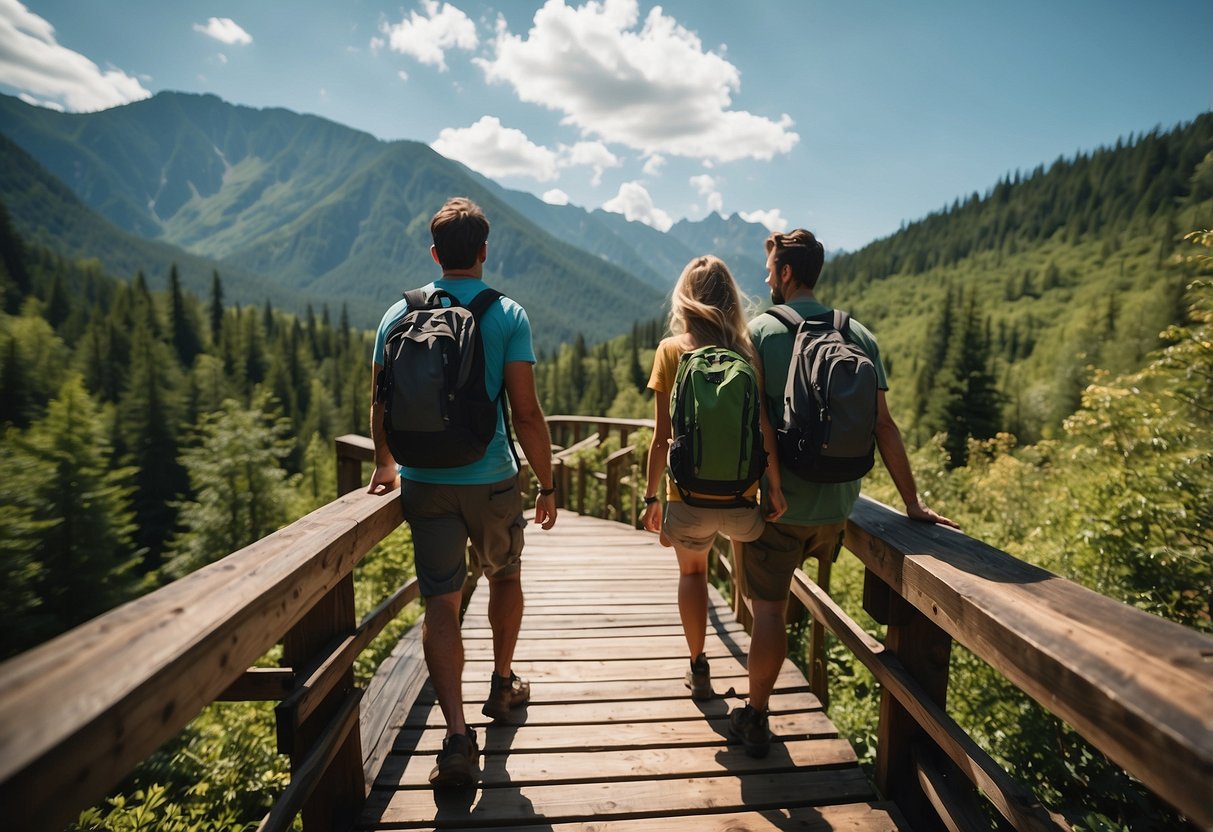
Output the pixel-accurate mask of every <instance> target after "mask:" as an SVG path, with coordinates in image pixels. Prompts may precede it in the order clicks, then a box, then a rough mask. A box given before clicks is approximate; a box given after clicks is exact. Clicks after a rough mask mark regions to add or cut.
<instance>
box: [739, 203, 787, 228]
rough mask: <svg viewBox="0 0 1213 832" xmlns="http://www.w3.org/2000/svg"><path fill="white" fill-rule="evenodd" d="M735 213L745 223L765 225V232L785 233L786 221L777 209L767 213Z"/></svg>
mask: <svg viewBox="0 0 1213 832" xmlns="http://www.w3.org/2000/svg"><path fill="white" fill-rule="evenodd" d="M737 213H738V214H740V215H741V218H742V219H743V220H745V221H746V222H756V223H760V224H762V225H765V226H766V227H767V231H786V230H787V228H788V221H787V220H786V219H784V217H783V214H782V213H780V211H779V209H778V208H772V209H770V210H769V211H738V212H737Z"/></svg>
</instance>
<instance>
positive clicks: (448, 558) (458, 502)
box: [400, 476, 526, 598]
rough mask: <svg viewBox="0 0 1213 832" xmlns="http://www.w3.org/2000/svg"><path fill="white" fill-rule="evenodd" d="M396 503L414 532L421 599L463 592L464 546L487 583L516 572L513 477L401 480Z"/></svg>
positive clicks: (517, 502) (518, 518) (518, 537)
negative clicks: (469, 481) (460, 481)
mask: <svg viewBox="0 0 1213 832" xmlns="http://www.w3.org/2000/svg"><path fill="white" fill-rule="evenodd" d="M400 500H401V504H402V507H403V509H404V519H405V521H407V522H408V524H409V529H410V530H411V531H412V533H413V558H414V562H415V563H416V566H417V582H418V583H419V584H420V585H421V594H422V596H424V597H427V598H428V597H430V596H432V595H445V594H447V593H449V592H457V591H459V590H460V589H462V588H463V583H464V580H465V579H466V578H467V570H468V564H467V547H468V543H469V541H470V542H471V545H472V554H473V557H474V558H475V562H474V567H478V568H480V569H482V570H483V571H484V575H485V577H487V578H502V577H506V576H509V575H512V574H514V573H516V572H518V570H519V569H520V568H521V560H522V530H523V528H524V527H525V526H526V519H525V518H524V517H523V516H522V494H521V493H520V492H519V491H518V477H517V476H513V477H510V478H509V479H508V480H502V481H501V482H498V483H493V484H492V485H435V484H432V483H425V482H414V481H412V480H403V481H402V482H401V483H400Z"/></svg>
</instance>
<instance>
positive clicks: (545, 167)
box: [430, 116, 559, 182]
mask: <svg viewBox="0 0 1213 832" xmlns="http://www.w3.org/2000/svg"><path fill="white" fill-rule="evenodd" d="M430 147H432V148H434V150H436V151H438V152H439V153H441V154H442V155H443V156H446V157H447V158H448V159H455V160H457V161H460V162H463V163H464V164H465V165H467V166H468V167H470V168H472V169H473V170H476V171H479V172H480V173H483V174H484V175H485V176H489V177H498V176H525V177H529V178H531V179H534V180H536V181H539V182H550V181H551V180H553V179H555V178H556V177H557V176H558V175H559V172H558V167H559V159H558V157H557V155H556V154H555V153H554V152H552V151H551V150H548V149H547V148H546V147H541V146H539V145H537V144H535V143H534V142H532V141H531V140H530V139H528V138H527V136H526V134H525V133H523V132H522V131H521V130H516V129H514V128H513V127H503V126H502V124H501V121H500V120H499V119H497V118H495V117H494V116H484V117H483V118H481V119H480V120H479V121H477V122H476V123H475V124H473V125H472V126H471V127H447V128H444V129H443V130H442V132H440V133H439V134H438V139H437V140H436V141H434V142H433V143H432V144H431V145H430Z"/></svg>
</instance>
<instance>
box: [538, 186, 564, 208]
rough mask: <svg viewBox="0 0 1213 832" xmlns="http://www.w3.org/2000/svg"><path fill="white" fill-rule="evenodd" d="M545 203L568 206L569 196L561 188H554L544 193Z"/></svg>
mask: <svg viewBox="0 0 1213 832" xmlns="http://www.w3.org/2000/svg"><path fill="white" fill-rule="evenodd" d="M543 201H544V202H546V203H547V204H548V205H568V204H569V195H568V194H566V193H565V192H564V191H562V190H560V189H559V188H552V190H550V191H544V193H543Z"/></svg>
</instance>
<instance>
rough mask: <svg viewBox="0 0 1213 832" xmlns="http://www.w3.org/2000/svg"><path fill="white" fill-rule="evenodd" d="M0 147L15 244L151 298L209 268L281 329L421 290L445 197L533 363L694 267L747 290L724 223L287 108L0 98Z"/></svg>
mask: <svg viewBox="0 0 1213 832" xmlns="http://www.w3.org/2000/svg"><path fill="white" fill-rule="evenodd" d="M0 134H3V136H4V137H6V139H7V141H0V199H2V200H4V201H5V202H6V203H7V205H8V207H9V212H10V214H11V215H12V217H13V222H14V224H15V225H16V227H17V230H18V231H20V232H21V233H22V234H23V235H24V236H25V237H26V238H27V239H30V240H32V241H37V242H39V243H40V244H43V245H45V246H47V247H48V248H50V249H51V250H53V251H56V252H58V253H61V254H64V255H66V256H70V257H74V258H82V257H96V258H97V259H98V260H100V262H101V264H102V265H103V267H104V269H105V270H106V271H107V272H109V273H110V274H115V275H122V276H129V275H131V274H133V273H134V272H135V271H136V270H139V269H142V270H143V271H144V273H145V274H146V275H147V279H148V280H149V281H151V286H152V288H159V287H162V286H164V285H165V284H164V283H163V281H164V279H165V278H164V275H166V274H167V270H168V266H169V264H170V263H172V262H176V263H177V264H178V267H179V270H180V274H181V279H182V283H183V286H184V287H185V288H187V289H190V290H191V291H194V292H196V293H198V294H200V295H201V294H204V293H205V292H206V291H207V289H208V286H209V284H210V279H211V274H212V272H214V271H216V270H217V271H219V272H220V274H222V275H223V276H224V281H225V284H226V288H227V290H228V293H229V295H230V296H231V298H232V299H233V300H237V301H240V302H243V303H250V302H251V303H261V302H263V301H265V300H269V301H270V302H271V303H273V304H274V305H275V306H278V307H281V308H286V309H290V310H292V311H295V312H298V313H302V311H303V309H304V307H305V306H306V304H308V303H311V304H312V305H313V306H314V307H316V308H319V307H320V306H321V305H322V304H325V303H327V304H328V305H329V306H330V308H334V309H336V308H338V307H339V306H340V305H341V304H343V303H344V304H347V305H348V308H349V310H350V318H351V321H352V322H353V324H354V325H355V326H360V327H370V326H372V325H374V324H376V323H377V322H378V320H379V317H380V315H382V313H383V311H384V310H385V309H386V308H387V306H388V305H389V304H390V303H392V302H394V301H395V300H397V299H399V298H400V295H401V292H403V291H404V290H406V289H410V288H414V287H416V286H419V285H421V284H423V283H425V282H427V281H429V280H430V279H432V278H433V277H434V274H435V269H434V265H433V262H432V261H431V260H430V257H429V243H430V241H429V233H428V224H429V220H430V217H431V216H432V215H433V213H434V211H435V210H436V209H437V208H438V206H439V205H441V204H442V202H443V201H444V200H445V199H446V198H447V197H449V196H452V195H456V194H462V195H467V196H470V197H471V198H473V199H474V200H476V201H477V202H479V203H480V204H481V205H482V206H483V207H484V208H485V211H486V213H487V214H488V216H489V219H490V221H491V223H492V234H491V236H490V239H489V254H490V257H489V262H488V266H487V274H486V277H487V279H488V280H489V281H490V282H492V283H494V284H495V285H496V286H497V287H498V288H500V289H501V290H502V291H504V292H506V293H507V294H508V295H510V296H511V297H513V298H515V299H516V300H518V301H519V302H521V303H522V304H523V305H525V306H526V308H527V310H528V312H529V313H530V315H531V319H532V321H533V323H534V330H535V335H536V340H537V342H538V344H539V346H541V347H544V348H549V349H550V348H552V347H554V346H556V345H557V344H560V343H563V342H570V343H571V342H572V341H573V339H574V338H575V337H576V336H577V335H578V334H580V335H583V336H584V337H585V338H587V339H588V340H589V341H590V342H591V343H596V342H600V341H602V340H604V339H606V338H610V337H613V336H615V335H618V334H619V333H621V332H626V331H627V330H628V328H629V327H630V326H631V325H632V323H633V322H635V321H640V320H646V319H648V318H650V317H653V316H654V315H655V314H658V313H659V310H660V309H661V306H662V304H663V303H664V301H665V295H666V294H667V293H668V291H669V288H670V286H672V285H673V283H674V279H675V278H676V277H677V276H678V273H679V272H680V271H681V269H682V267H683V266H684V265H685V264H686V262H687V261H688V260H689V259H690V258H691V257H692V256H694V255H696V254H702V253H705V252H706V251H716V253H718V254H720V255H721V256H724V257H726V259H728V260H729V261H730V263H732V264H733V265H734V268H735V269H736V270H737V272H738V274H739V275H740V276H743V277H744V278H745V279H746V280H747V281H748V286H747V288H748V290H749V291H761V290H762V287H761V271H762V266H761V262H762V254H761V252H762V241H763V239H764V237H765V236H766V230H765V229H764V228H763V227H762V226H761V225H758V224H755V223H747V222H745V221H743V220H741V219H740V218H739V217H737V216H736V215H734V216H733V217H730V218H729V219H727V220H726V219H723V218H721V217H719V216H717V215H715V214H713V215H711V216H710V217H708V218H707V219H706V220H703V221H701V222H695V223H690V222H686V221H683V222H681V223H678V224H677V225H676V226H674V228H672V229H671V230H670V232H669V233H661V232H659V231H656V230H655V229H652V228H650V227H648V226H646V225H643V224H641V223H638V222H628V221H626V220H625V219H624V218H623V217H622V216H620V215H617V214H608V213H606V212H603V211H594V212H587V211H585V210H583V209H581V208H578V207H576V206H572V205H564V206H555V205H548V204H546V203H544V202H542V201H541V200H539V199H537V198H535V197H533V196H531V195H529V194H521V193H518V192H513V191H509V190H507V189H505V188H502V187H500V186H499V185H497V184H495V183H493V182H491V181H490V180H488V179H486V178H484V177H482V176H480V175H479V174H476V173H474V172H472V171H470V170H469V169H468V168H466V167H464V166H463V165H461V164H459V163H457V162H453V161H451V160H449V159H445V158H443V157H442V156H440V155H438V154H437V153H435V152H434V151H433V150H431V149H430V148H429V147H428V146H427V145H424V144H420V143H417V142H410V141H395V142H383V141H380V140H378V139H376V138H374V137H373V136H370V135H368V134H366V133H363V132H360V131H357V130H353V129H350V128H348V127H344V126H342V125H339V124H335V123H333V122H330V121H326V120H324V119H321V118H317V117H315V116H304V115H298V114H296V113H292V112H289V111H287V110H282V109H265V110H257V109H253V108H249V107H238V106H234V105H231V104H228V103H226V102H224V101H222V100H220V99H218V98H216V97H215V96H211V95H204V96H199V95H186V94H181V93H161V94H158V95H156V96H154V97H153V98H151V99H148V100H145V101H140V102H136V103H133V104H129V105H126V106H123V107H116V108H113V109H110V110H104V111H101V112H97V113H84V114H67V113H57V112H54V111H51V110H47V109H42V108H38V107H32V106H30V105H28V104H25V103H24V102H22V101H20V100H18V99H16V98H11V97H6V96H0ZM185 252H188V254H186V253H185Z"/></svg>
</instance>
